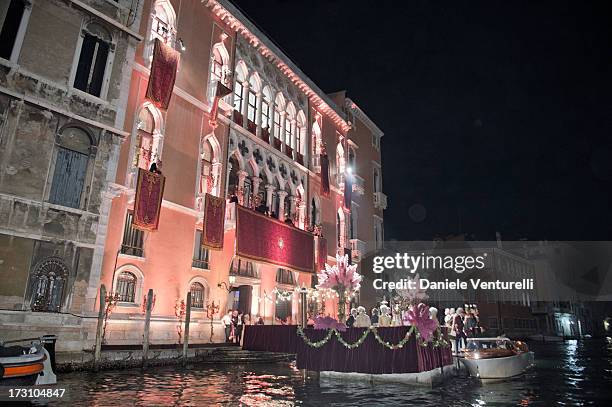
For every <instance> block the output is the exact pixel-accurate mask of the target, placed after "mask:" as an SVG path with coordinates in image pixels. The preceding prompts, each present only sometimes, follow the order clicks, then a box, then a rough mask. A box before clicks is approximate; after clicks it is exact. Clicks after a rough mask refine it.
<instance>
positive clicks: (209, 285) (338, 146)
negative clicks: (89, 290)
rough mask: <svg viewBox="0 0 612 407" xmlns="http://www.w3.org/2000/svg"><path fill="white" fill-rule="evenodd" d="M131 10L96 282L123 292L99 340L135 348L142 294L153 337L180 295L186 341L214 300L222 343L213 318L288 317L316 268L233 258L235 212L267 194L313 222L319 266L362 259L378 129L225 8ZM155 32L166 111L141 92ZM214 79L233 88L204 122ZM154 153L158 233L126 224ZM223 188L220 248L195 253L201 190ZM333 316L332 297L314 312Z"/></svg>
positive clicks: (168, 331)
mask: <svg viewBox="0 0 612 407" xmlns="http://www.w3.org/2000/svg"><path fill="white" fill-rule="evenodd" d="M179 4H180V7H179ZM142 7H143V10H142V16H143V17H142V20H141V22H140V26H139V34H140V35H141V36H142V37H143V38H144V40H143V41H141V43H140V45H139V47H138V48H137V50H136V56H135V61H134V62H133V69H132V77H131V85H130V90H129V98H128V102H127V111H126V114H125V125H124V130H125V131H126V132H129V134H130V136H129V137H127V138H126V140H125V141H124V142H123V144H122V145H121V152H120V158H119V163H118V167H117V176H116V180H115V182H114V184H113V188H112V191H114V199H113V202H112V208H111V212H110V216H109V223H108V234H107V238H106V246H105V250H104V259H103V263H102V272H101V281H100V282H101V284H104V285H105V286H106V287H107V289H108V290H109V291H112V292H114V293H118V294H119V296H120V298H119V302H118V303H117V307H116V308H115V309H114V311H113V313H112V315H111V317H110V319H109V322H108V328H107V334H106V342H107V343H109V344H122V343H140V341H141V340H142V327H143V323H144V322H143V321H144V314H143V309H144V307H143V305H144V304H143V301H144V298H145V296H146V293H147V292H148V290H149V289H153V291H154V293H155V303H154V306H153V311H152V323H151V341H152V342H153V343H174V342H176V341H177V331H176V326H177V317H176V313H175V311H176V306H177V304H178V303H180V300H182V299H185V298H186V294H187V293H188V292H191V293H192V295H193V297H192V298H193V301H194V308H193V309H192V325H191V326H190V330H191V341H192V342H196V343H197V342H206V341H208V339H209V335H210V319H209V318H208V317H207V315H206V306H207V304H210V303H211V302H212V301H214V303H215V304H218V305H219V307H220V312H219V313H217V314H215V315H214V321H213V322H214V326H215V338H214V340H215V341H220V340H222V339H223V333H222V329H221V328H220V322H219V319H220V317H221V316H222V315H223V313H224V312H225V311H226V310H227V309H228V308H239V309H241V310H243V311H244V312H248V313H250V314H251V315H252V317H253V319H255V318H256V317H262V318H264V319H265V323H266V324H272V323H279V321H280V320H281V319H282V320H285V321H293V322H295V321H297V318H298V311H299V300H298V298H299V297H298V295H297V294H296V293H295V290H296V288H299V287H307V288H310V287H312V286H313V285H314V284H315V283H316V281H313V276H314V274H313V273H307V272H300V271H296V270H291V269H282V268H279V267H278V266H275V265H272V264H269V263H264V262H253V261H247V260H245V259H240V258H238V257H236V256H235V238H236V226H235V219H236V214H235V206H236V205H243V206H247V207H251V208H252V207H254V205H255V203H256V202H264V203H265V204H266V206H268V207H269V208H270V209H271V211H273V212H274V213H275V215H276V216H277V217H278V219H279V220H280V221H285V219H286V218H287V217H290V218H291V219H292V221H293V223H294V224H295V226H296V227H299V228H301V229H306V230H313V229H317V230H321V232H322V234H323V236H324V237H325V238H326V239H327V253H328V254H329V255H328V263H333V262H334V261H335V257H334V255H335V253H337V252H340V253H345V252H347V253H349V255H350V256H351V259H352V261H353V262H356V263H359V262H360V260H361V258H362V257H363V256H364V255H365V254H366V253H368V252H371V251H373V250H375V249H377V248H381V247H382V242H383V227H382V221H383V210H384V209H385V208H386V205H387V198H386V195H385V194H384V193H383V192H382V188H381V185H382V172H381V155H380V141H381V137H382V136H383V133H382V132H381V131H380V129H378V127H376V125H375V124H374V123H373V122H372V121H371V120H370V119H369V118H368V117H367V116H366V115H365V113H364V112H363V111H362V110H361V109H360V108H359V107H358V106H357V105H356V104H355V103H354V102H353V101H351V100H350V99H348V98H347V97H346V95H345V93H344V92H339V93H335V94H332V95H326V94H325V93H324V92H323V91H321V90H320V89H319V88H318V87H317V86H316V85H315V84H314V83H313V82H312V81H311V80H310V79H309V78H308V77H307V76H306V75H305V74H304V73H303V72H302V71H301V70H300V69H299V68H298V67H297V66H295V64H294V63H293V62H292V61H291V60H290V59H289V58H288V57H287V56H286V55H285V54H284V53H283V52H282V51H281V50H280V49H279V48H278V47H277V46H275V45H274V43H273V42H272V41H271V40H270V39H268V38H267V37H266V36H265V35H264V34H263V33H262V32H261V31H260V30H259V29H257V28H256V27H255V26H254V25H253V24H252V23H251V22H250V21H249V20H248V19H247V18H246V17H245V16H244V15H243V14H242V13H241V12H239V11H238V10H237V9H236V8H235V7H234V6H233V5H232V4H231V3H229V2H227V1H202V2H200V1H188V2H186V1H182V2H181V1H179V0H157V1H156V0H145V1H144V2H143V5H142ZM155 38H158V39H160V40H162V41H164V42H165V43H166V44H168V45H171V46H173V47H174V48H175V49H177V50H179V51H180V53H181V56H180V58H181V59H180V63H179V67H178V73H177V78H176V83H175V87H174V91H173V95H172V99H171V101H170V105H169V108H168V109H167V111H162V110H159V109H157V108H156V107H154V106H153V105H152V104H151V103H149V102H147V100H146V99H145V92H146V88H147V83H148V77H149V68H150V64H151V58H152V49H153V47H152V44H153V40H154V39H155ZM322 46H325V44H323V45H322ZM330 46H331V45H330ZM217 82H221V83H223V84H224V85H226V86H227V87H229V88H231V89H232V94H230V95H228V96H226V97H224V98H223V99H222V100H221V101H220V103H219V117H218V121H217V125H216V126H212V125H211V120H210V111H211V107H212V103H213V100H214V92H215V88H216V84H217ZM323 146H325V147H323ZM323 148H325V150H326V152H327V154H328V157H329V163H330V165H329V167H330V170H329V180H330V182H329V183H330V193H329V196H328V197H326V196H322V195H321V193H320V192H321V160H320V153H321V150H322V149H323ZM156 160H159V161H162V163H163V166H162V170H163V174H164V175H165V176H166V187H165V191H164V196H163V203H162V207H161V215H160V222H159V228H158V230H157V231H152V232H149V231H145V232H141V231H138V230H136V229H133V228H132V227H131V226H130V216H131V211H132V210H133V205H134V196H135V180H136V177H135V175H136V172H137V168H138V167H141V168H148V167H149V165H150V164H151V163H152V162H153V161H156ZM347 173H350V174H352V177H353V184H352V199H351V201H352V202H351V208H350V209H347V208H345V206H344V188H345V183H344V177H345V174H347ZM234 192H236V193H237V195H238V200H239V203H230V202H229V199H228V203H227V208H226V219H225V234H224V248H223V250H205V249H203V248H202V249H201V248H200V244H199V243H200V238H201V230H202V222H203V207H202V206H203V197H204V195H205V194H206V193H211V194H213V195H216V196H221V197H225V198H229V197H230V196H231V195H232V194H233V193H234ZM257 238H260V239H272V238H273V237H272V236H265V235H264V236H257ZM313 255H314V254H313ZM366 277H367V276H366ZM370 286H371V285H370ZM313 301H314V300H313ZM367 301H370V303H371V302H373V301H374V294H373V293H372V292H371V289H370V290H369V291H368V284H367V283H366V284H365V286H364V288H363V290H362V293H361V302H367ZM321 302H323V303H324V304H325V305H324V306H323V304H322V303H321ZM336 311H337V305H336V302H335V301H333V300H328V301H321V300H319V303H318V305H317V306H316V311H314V308H313V312H323V313H325V314H331V315H335V313H336Z"/></svg>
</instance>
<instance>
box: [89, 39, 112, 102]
mask: <svg viewBox="0 0 612 407" xmlns="http://www.w3.org/2000/svg"><path fill="white" fill-rule="evenodd" d="M97 43H98V52H97V54H96V61H95V64H94V67H93V73H92V75H91V82H90V83H89V90H88V91H87V92H88V93H90V94H92V95H94V96H100V94H101V93H102V82H103V81H104V72H105V71H106V60H107V59H108V44H107V43H106V42H104V41H101V40H97Z"/></svg>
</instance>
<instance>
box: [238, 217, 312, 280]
mask: <svg viewBox="0 0 612 407" xmlns="http://www.w3.org/2000/svg"><path fill="white" fill-rule="evenodd" d="M236 254H237V255H238V256H240V257H243V258H246V259H251V260H255V261H259V262H265V263H271V264H275V265H277V266H280V267H287V268H290V269H293V270H297V271H305V272H308V273H313V272H314V271H315V270H314V268H315V267H314V262H315V258H314V257H315V256H314V236H313V235H312V234H311V233H308V232H306V231H304V230H302V229H298V228H296V227H295V226H291V225H288V224H286V223H283V222H280V221H278V220H276V219H274V218H271V217H268V216H266V215H263V214H261V213H259V212H255V211H253V210H251V209H248V208H244V207H242V206H240V205H236Z"/></svg>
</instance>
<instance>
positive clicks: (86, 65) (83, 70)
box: [74, 34, 96, 92]
mask: <svg viewBox="0 0 612 407" xmlns="http://www.w3.org/2000/svg"><path fill="white" fill-rule="evenodd" d="M95 48H96V37H94V36H93V35H91V34H85V37H84V38H83V45H81V55H80V56H79V64H78V65H77V72H76V76H75V77H74V87H75V88H77V89H79V90H82V91H83V92H87V82H88V81H89V72H90V71H91V64H92V63H93V55H94V50H95Z"/></svg>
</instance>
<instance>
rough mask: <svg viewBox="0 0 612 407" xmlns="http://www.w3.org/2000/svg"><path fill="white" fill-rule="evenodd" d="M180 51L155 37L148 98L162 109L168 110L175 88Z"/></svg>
mask: <svg viewBox="0 0 612 407" xmlns="http://www.w3.org/2000/svg"><path fill="white" fill-rule="evenodd" d="M179 56H180V54H179V52H178V51H176V50H175V49H173V48H172V47H170V46H168V45H166V44H164V43H163V42H161V41H160V40H159V39H158V38H156V39H155V48H154V49H153V62H152V63H151V75H149V85H148V86H147V99H149V100H150V101H151V102H153V104H154V105H155V106H157V107H159V108H161V109H164V110H167V109H168V105H169V104H170V98H171V97H172V90H173V89H174V81H175V80H176V70H177V68H178V63H179Z"/></svg>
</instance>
